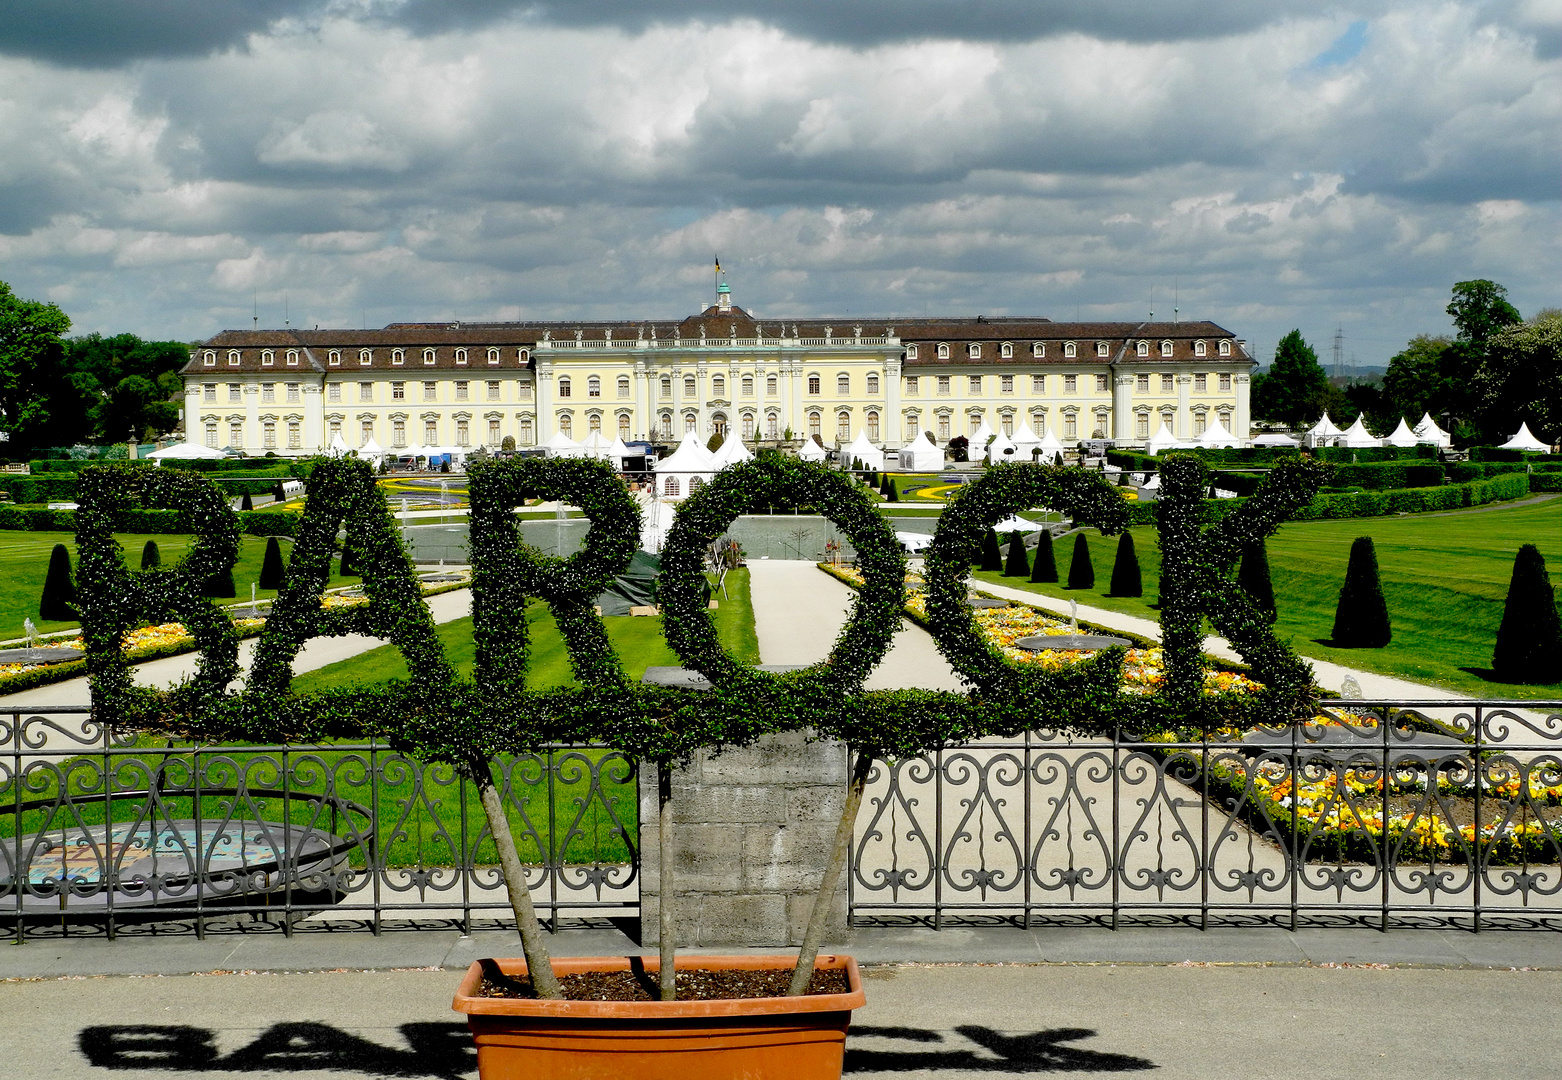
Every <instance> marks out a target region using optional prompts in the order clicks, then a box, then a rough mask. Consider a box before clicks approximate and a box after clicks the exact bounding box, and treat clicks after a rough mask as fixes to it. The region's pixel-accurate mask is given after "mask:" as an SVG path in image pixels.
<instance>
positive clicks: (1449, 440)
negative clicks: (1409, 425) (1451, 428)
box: [1415, 412, 1454, 448]
mask: <svg viewBox="0 0 1562 1080" xmlns="http://www.w3.org/2000/svg"><path fill="white" fill-rule="evenodd" d="M1415 432H1416V438H1417V439H1418V440H1420V441H1421V442H1429V443H1434V444H1436V445H1437V446H1441V447H1444V448H1447V447H1449V446H1452V445H1453V441H1454V440H1453V436H1451V435H1449V434H1448V432H1446V431H1444V430H1443V429H1442V428H1440V427H1438V426H1437V421H1436V420H1433V419H1432V414H1431V413H1429V412H1428V413H1422V414H1421V422H1420V423H1419V424H1417V425H1416V426H1415Z"/></svg>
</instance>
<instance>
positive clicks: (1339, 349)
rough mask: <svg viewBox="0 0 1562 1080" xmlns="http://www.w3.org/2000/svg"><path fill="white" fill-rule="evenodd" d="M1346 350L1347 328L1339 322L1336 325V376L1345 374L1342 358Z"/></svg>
mask: <svg viewBox="0 0 1562 1080" xmlns="http://www.w3.org/2000/svg"><path fill="white" fill-rule="evenodd" d="M1344 351H1345V328H1344V327H1343V326H1340V325H1339V324H1338V323H1336V324H1335V327H1334V377H1335V378H1336V379H1338V378H1339V377H1341V376H1342V375H1344V374H1345V365H1344V363H1343V362H1342V360H1341V357H1342V354H1343V353H1344Z"/></svg>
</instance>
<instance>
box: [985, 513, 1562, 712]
mask: <svg viewBox="0 0 1562 1080" xmlns="http://www.w3.org/2000/svg"><path fill="white" fill-rule="evenodd" d="M1132 533H1133V537H1134V546H1135V548H1136V550H1137V551H1138V553H1139V566H1140V569H1141V572H1142V574H1143V577H1144V596H1143V597H1142V598H1138V599H1128V598H1116V597H1109V596H1106V595H1105V593H1106V590H1107V587H1108V585H1109V584H1110V583H1111V578H1112V560H1113V557H1114V556H1115V555H1116V551H1117V538H1116V537H1103V536H1101V535H1100V534H1099V533H1098V532H1096V531H1095V530H1094V529H1091V530H1088V533H1087V535H1088V536H1089V543H1090V552H1091V560H1092V562H1093V564H1094V566H1095V572H1096V588H1095V589H1093V590H1090V591H1078V592H1071V591H1069V590H1067V589H1064V588H1063V587H1062V586H1061V585H1032V584H1031V583H1029V582H1026V581H1021V580H1019V579H1016V578H1005V577H1003V576H1001V575H1000V574H995V573H980V572H977V573H974V574H973V577H974V578H975V579H977V580H979V581H991V582H996V583H998V584H1003V585H1008V586H1011V587H1023V588H1027V589H1030V590H1033V591H1036V592H1039V593H1042V594H1044V595H1047V596H1053V597H1058V598H1061V599H1069V598H1072V599H1076V600H1078V601H1079V602H1080V603H1082V604H1090V605H1093V606H1095V607H1101V608H1106V609H1107V610H1109V611H1117V612H1122V613H1125V614H1129V615H1139V616H1142V617H1145V618H1150V619H1154V618H1156V617H1157V613H1156V611H1155V610H1154V609H1152V608H1151V607H1150V605H1151V604H1153V603H1154V602H1155V600H1156V597H1157V596H1158V595H1159V593H1160V552H1159V551H1158V550H1157V548H1156V541H1155V530H1154V528H1153V527H1151V526H1141V527H1137V528H1135V529H1133V530H1132ZM1358 536H1370V537H1372V540H1373V544H1374V546H1375V547H1376V549H1377V554H1378V568H1379V572H1380V573H1381V575H1382V579H1383V592H1384V595H1385V597H1386V598H1387V600H1388V609H1389V616H1390V618H1391V619H1392V621H1393V626H1394V640H1393V641H1392V642H1391V643H1390V644H1389V645H1388V646H1386V647H1385V648H1382V649H1336V648H1332V647H1330V646H1328V645H1325V644H1323V642H1324V641H1325V640H1327V639H1328V637H1329V633H1330V630H1331V628H1332V626H1333V622H1334V607H1335V603H1336V602H1337V601H1338V599H1339V592H1340V585H1341V584H1342V583H1343V581H1344V579H1345V564H1346V562H1347V560H1348V558H1349V555H1350V545H1351V542H1352V541H1353V540H1354V539H1355V538H1356V537H1358ZM1521 544H1535V545H1536V546H1537V547H1539V548H1540V551H1541V554H1542V555H1544V556H1545V559H1546V567H1547V569H1548V570H1549V571H1550V574H1551V580H1552V583H1553V588H1555V587H1556V583H1557V582H1559V581H1562V500H1558V499H1552V500H1549V501H1547V502H1544V503H1538V504H1530V505H1528V506H1502V507H1494V508H1490V509H1476V510H1465V511H1458V512H1454V513H1448V514H1411V515H1404V516H1401V517H1381V518H1364V519H1359V520H1345V521H1301V522H1293V523H1291V524H1289V525H1284V526H1282V527H1281V529H1280V531H1279V532H1278V533H1276V534H1275V536H1274V537H1272V538H1271V539H1270V541H1269V565H1270V568H1271V571H1272V573H1273V577H1274V587H1275V603H1276V606H1277V608H1278V609H1279V619H1278V622H1277V623H1276V629H1277V630H1278V632H1279V634H1280V636H1281V638H1282V639H1284V640H1287V641H1289V642H1290V644H1291V646H1292V647H1293V648H1295V649H1296V650H1297V651H1298V652H1300V653H1303V654H1304V655H1306V656H1312V657H1317V658H1318V659H1321V660H1328V661H1331V662H1333V663H1336V664H1342V665H1345V666H1347V667H1354V668H1360V669H1363V670H1366V671H1375V672H1379V673H1381V674H1385V675H1395V676H1399V677H1401V678H1405V679H1412V680H1415V681H1417V682H1424V683H1429V684H1432V685H1436V686H1442V687H1446V688H1448V689H1451V690H1457V691H1460V692H1462V693H1467V694H1473V695H1481V696H1486V697H1522V698H1562V683H1553V684H1550V685H1549V686H1519V685H1514V684H1510V683H1502V682H1494V681H1491V680H1489V679H1486V678H1483V677H1482V675H1481V674H1480V672H1481V671H1482V670H1484V669H1486V668H1488V667H1489V666H1490V664H1491V653H1492V645H1493V643H1494V641H1495V640H1496V634H1497V625H1498V623H1499V622H1500V621H1501V619H1502V607H1503V601H1504V599H1505V598H1506V597H1507V593H1508V580H1509V578H1510V577H1511V575H1512V572H1513V556H1514V554H1515V553H1516V552H1517V551H1518V549H1519V546H1520V545H1521ZM1055 550H1056V554H1057V561H1058V572H1059V575H1060V576H1062V577H1064V578H1066V577H1067V575H1068V562H1069V558H1070V556H1071V554H1072V552H1073V538H1072V537H1069V538H1067V539H1065V540H1063V541H1062V542H1060V543H1058V544H1057V546H1056V549H1055ZM1466 669H1470V670H1466Z"/></svg>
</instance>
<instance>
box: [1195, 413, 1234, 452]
mask: <svg viewBox="0 0 1562 1080" xmlns="http://www.w3.org/2000/svg"><path fill="white" fill-rule="evenodd" d="M1196 442H1197V443H1198V445H1199V446H1202V447H1205V448H1206V449H1214V448H1215V447H1233V446H1240V445H1242V444H1241V443H1239V442H1237V438H1236V436H1235V435H1233V434H1231V432H1229V431H1227V430H1226V425H1225V424H1223V423H1221V422H1220V418H1219V417H1216V419H1215V422H1214V423H1213V424H1212V425H1210V426H1209V427H1207V428H1205V429H1204V434H1202V435H1200V436H1199V437H1198V439H1197V440H1196Z"/></svg>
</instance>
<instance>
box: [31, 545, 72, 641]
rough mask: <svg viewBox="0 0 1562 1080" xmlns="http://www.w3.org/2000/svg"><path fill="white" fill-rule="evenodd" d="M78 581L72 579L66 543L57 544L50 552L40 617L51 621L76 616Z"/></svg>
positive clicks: (65, 619)
mask: <svg viewBox="0 0 1562 1080" xmlns="http://www.w3.org/2000/svg"><path fill="white" fill-rule="evenodd" d="M75 605H76V583H75V582H74V581H72V580H71V553H70V552H69V551H68V550H67V549H66V547H65V545H64V544H55V545H54V550H53V551H51V552H50V553H49V572H48V575H47V576H46V577H45V578H44V579H43V595H42V596H41V597H39V599H38V617H39V618H40V619H48V620H50V621H51V622H65V621H68V620H71V619H74V618H76V606H75Z"/></svg>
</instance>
